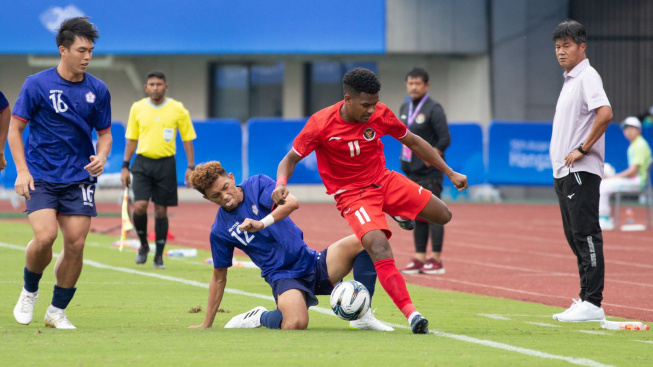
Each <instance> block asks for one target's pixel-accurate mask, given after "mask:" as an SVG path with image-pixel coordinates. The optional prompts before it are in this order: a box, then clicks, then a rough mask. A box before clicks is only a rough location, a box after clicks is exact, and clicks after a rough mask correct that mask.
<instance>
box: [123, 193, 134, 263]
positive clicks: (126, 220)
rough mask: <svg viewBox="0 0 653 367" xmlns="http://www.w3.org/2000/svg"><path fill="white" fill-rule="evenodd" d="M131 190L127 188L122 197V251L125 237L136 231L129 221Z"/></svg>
mask: <svg viewBox="0 0 653 367" xmlns="http://www.w3.org/2000/svg"><path fill="white" fill-rule="evenodd" d="M128 208H129V189H128V188H125V193H124V194H123V197H122V226H121V228H120V251H122V248H123V246H124V245H125V237H126V236H127V231H129V230H131V229H134V226H133V225H132V222H131V220H130V219H129V210H128Z"/></svg>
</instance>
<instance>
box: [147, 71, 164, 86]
mask: <svg viewBox="0 0 653 367" xmlns="http://www.w3.org/2000/svg"><path fill="white" fill-rule="evenodd" d="M150 78H159V79H163V81H164V82H165V81H166V75H165V74H163V71H159V70H154V71H150V72H149V73H147V76H146V77H145V84H147V81H148V80H150Z"/></svg>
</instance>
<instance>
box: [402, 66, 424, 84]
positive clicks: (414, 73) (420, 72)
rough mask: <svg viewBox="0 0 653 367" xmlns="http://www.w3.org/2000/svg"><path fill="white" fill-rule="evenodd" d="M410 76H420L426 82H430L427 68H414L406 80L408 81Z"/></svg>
mask: <svg viewBox="0 0 653 367" xmlns="http://www.w3.org/2000/svg"><path fill="white" fill-rule="evenodd" d="M408 78H420V79H422V80H423V81H424V83H428V82H429V73H427V72H426V70H424V69H422V68H413V70H411V71H409V72H408V74H406V81H408Z"/></svg>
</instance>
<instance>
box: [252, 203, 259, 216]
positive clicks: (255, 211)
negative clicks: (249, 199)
mask: <svg viewBox="0 0 653 367" xmlns="http://www.w3.org/2000/svg"><path fill="white" fill-rule="evenodd" d="M252 212H253V213H254V215H258V208H257V207H256V205H252Z"/></svg>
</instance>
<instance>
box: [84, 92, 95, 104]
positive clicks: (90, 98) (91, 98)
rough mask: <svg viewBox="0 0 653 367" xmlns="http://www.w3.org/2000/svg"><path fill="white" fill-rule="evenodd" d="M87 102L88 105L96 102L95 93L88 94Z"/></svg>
mask: <svg viewBox="0 0 653 367" xmlns="http://www.w3.org/2000/svg"><path fill="white" fill-rule="evenodd" d="M86 102H88V103H93V102H95V94H93V92H88V93H86Z"/></svg>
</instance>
